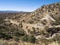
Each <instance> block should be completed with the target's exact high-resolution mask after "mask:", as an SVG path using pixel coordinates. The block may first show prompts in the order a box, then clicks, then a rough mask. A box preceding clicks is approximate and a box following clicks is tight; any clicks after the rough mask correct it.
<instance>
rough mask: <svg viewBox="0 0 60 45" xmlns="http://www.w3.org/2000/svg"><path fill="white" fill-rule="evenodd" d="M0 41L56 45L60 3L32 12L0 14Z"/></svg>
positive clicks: (58, 32) (59, 25)
mask: <svg viewBox="0 0 60 45" xmlns="http://www.w3.org/2000/svg"><path fill="white" fill-rule="evenodd" d="M0 39H2V40H4V41H5V40H7V41H8V40H11V39H12V40H13V41H15V42H17V43H19V42H20V41H22V42H27V43H33V44H34V45H35V44H36V45H37V44H38V45H55V43H56V45H58V44H59V43H60V3H54V4H49V5H44V6H42V7H40V8H38V9H36V10H35V11H33V12H13V13H11V12H0ZM33 44H31V45H33ZM14 45H15V44H14ZM16 45H18V44H16ZM22 45H24V44H22ZM59 45H60V44H59Z"/></svg>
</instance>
